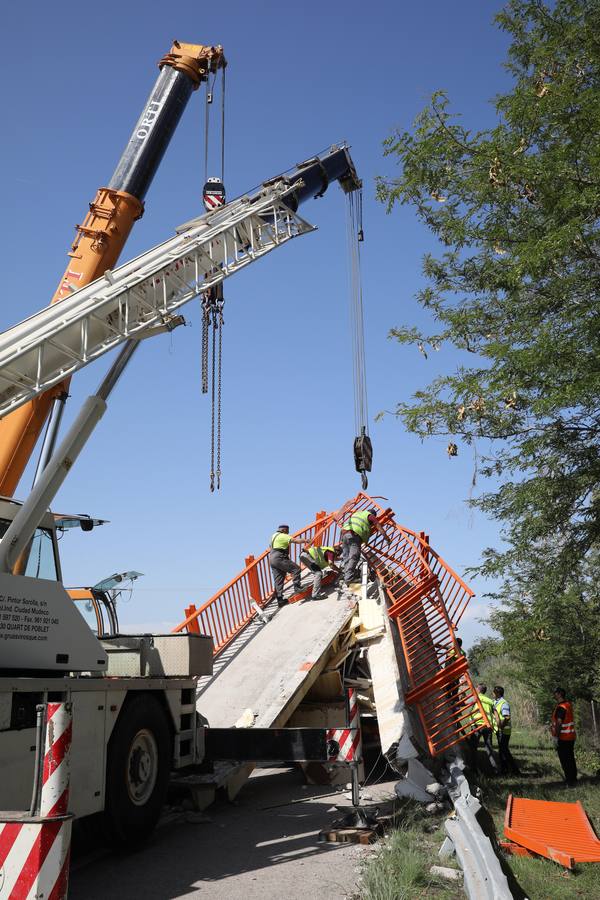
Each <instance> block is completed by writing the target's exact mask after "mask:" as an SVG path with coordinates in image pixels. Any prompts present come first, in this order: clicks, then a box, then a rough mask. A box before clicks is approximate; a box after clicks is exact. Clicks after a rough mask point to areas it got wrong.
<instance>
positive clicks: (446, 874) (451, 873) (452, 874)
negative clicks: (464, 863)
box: [429, 866, 462, 881]
mask: <svg viewBox="0 0 600 900" xmlns="http://www.w3.org/2000/svg"><path fill="white" fill-rule="evenodd" d="M429 874H430V875H436V876H437V877H438V878H445V879H446V880H447V881H462V872H461V871H460V869H449V868H448V867H447V866H432V867H431V868H430V870H429Z"/></svg>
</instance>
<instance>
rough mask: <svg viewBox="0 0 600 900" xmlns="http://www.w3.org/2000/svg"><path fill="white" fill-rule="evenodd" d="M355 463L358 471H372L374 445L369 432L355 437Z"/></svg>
mask: <svg viewBox="0 0 600 900" xmlns="http://www.w3.org/2000/svg"><path fill="white" fill-rule="evenodd" d="M354 465H355V467H356V471H357V472H362V473H364V472H370V471H371V466H372V465H373V445H372V443H371V438H370V437H369V435H368V434H364V433H363V434H360V435H358V437H355V438H354Z"/></svg>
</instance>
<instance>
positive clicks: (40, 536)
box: [0, 519, 58, 581]
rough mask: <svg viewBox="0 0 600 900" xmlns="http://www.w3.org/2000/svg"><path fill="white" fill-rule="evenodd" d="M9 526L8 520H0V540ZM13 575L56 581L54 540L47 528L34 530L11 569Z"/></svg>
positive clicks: (56, 569) (56, 568)
mask: <svg viewBox="0 0 600 900" xmlns="http://www.w3.org/2000/svg"><path fill="white" fill-rule="evenodd" d="M10 524H11V523H10V521H9V520H8V519H0V538H3V537H4V535H5V534H6V532H7V530H8V527H9V525H10ZM13 575H28V576H29V577H30V578H44V579H46V580H47V581H58V567H57V565H56V551H55V546H54V539H53V535H52V531H51V530H50V529H49V528H36V530H35V534H34V535H33V537H32V538H31V540H30V541H29V544H28V545H27V547H26V548H25V549H24V550H23V552H22V553H21V555H20V557H19V558H18V560H17V561H16V563H15V565H14V567H13Z"/></svg>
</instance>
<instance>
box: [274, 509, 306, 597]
mask: <svg viewBox="0 0 600 900" xmlns="http://www.w3.org/2000/svg"><path fill="white" fill-rule="evenodd" d="M305 543H306V538H293V537H290V526H289V525H280V526H279V528H278V529H277V531H276V532H275V534H274V535H273V536H272V537H271V552H270V553H269V565H270V566H271V574H272V575H273V584H274V585H275V594H276V596H277V606H279V607H282V606H285V605H286V604H287V602H288V601H287V600H286V599H285V598H284V596H283V585H284V583H285V576H286V575H288V574H289V575H291V576H292V578H293V579H294V591H295V592H296V593H297V594H298V593H300V591H301V590H302V582H301V576H300V566H299V565H298V564H297V563H295V562H294V561H293V560H292V559H290V544H305Z"/></svg>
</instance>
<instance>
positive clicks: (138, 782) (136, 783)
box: [127, 729, 158, 806]
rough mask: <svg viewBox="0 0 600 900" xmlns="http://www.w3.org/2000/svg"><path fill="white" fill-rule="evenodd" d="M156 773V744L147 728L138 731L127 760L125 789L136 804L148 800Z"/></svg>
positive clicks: (138, 804)
mask: <svg viewBox="0 0 600 900" xmlns="http://www.w3.org/2000/svg"><path fill="white" fill-rule="evenodd" d="M157 774H158V746H157V744H156V740H155V738H154V735H153V734H152V733H151V732H150V731H148V730H147V729H142V730H141V731H138V733H137V734H136V736H135V737H134V739H133V741H132V742H131V747H130V750H129V758H128V761H127V791H128V794H129V797H130V799H131V801H132V802H133V803H135V805H136V806H143V805H144V804H145V803H147V802H148V800H149V799H150V797H151V795H152V791H153V790H154V785H155V784H156V778H157Z"/></svg>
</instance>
